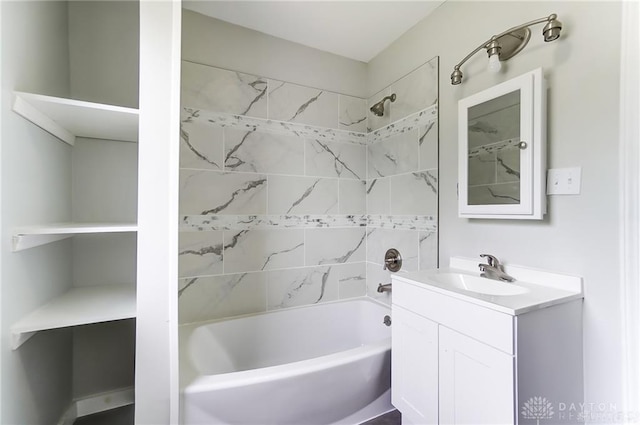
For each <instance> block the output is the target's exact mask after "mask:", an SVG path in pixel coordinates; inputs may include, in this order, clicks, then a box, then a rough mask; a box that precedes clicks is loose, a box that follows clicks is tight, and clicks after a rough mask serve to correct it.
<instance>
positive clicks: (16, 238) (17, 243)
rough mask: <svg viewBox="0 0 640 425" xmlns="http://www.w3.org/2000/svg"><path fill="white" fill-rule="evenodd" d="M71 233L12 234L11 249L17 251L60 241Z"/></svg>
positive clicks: (70, 235)
mask: <svg viewBox="0 0 640 425" xmlns="http://www.w3.org/2000/svg"><path fill="white" fill-rule="evenodd" d="M72 236H73V235H72V234H66V235H13V238H12V244H11V251H12V252H18V251H23V250H25V249H29V248H35V247H36V246H40V245H46V244H48V243H52V242H57V241H61V240H63V239H67V238H70V237H72Z"/></svg>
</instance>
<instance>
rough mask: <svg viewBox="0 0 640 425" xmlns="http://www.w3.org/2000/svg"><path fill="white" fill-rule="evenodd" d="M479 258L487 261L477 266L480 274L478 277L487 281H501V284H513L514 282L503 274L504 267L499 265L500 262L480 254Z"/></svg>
mask: <svg viewBox="0 0 640 425" xmlns="http://www.w3.org/2000/svg"><path fill="white" fill-rule="evenodd" d="M480 257H482V258H486V259H487V264H483V263H480V264H478V268H479V269H480V271H481V272H482V273H481V274H480V276H482V277H486V278H487V279H494V280H501V281H503V282H513V281H515V280H516V279H515V278H513V277H511V276H509V275H508V274H506V273H505V272H504V267H503V266H502V264H500V260H498V259H497V258H496V257H494V256H493V255H489V254H480Z"/></svg>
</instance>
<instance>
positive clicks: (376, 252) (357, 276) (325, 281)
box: [178, 61, 438, 323]
mask: <svg viewBox="0 0 640 425" xmlns="http://www.w3.org/2000/svg"><path fill="white" fill-rule="evenodd" d="M433 68H434V65H433V64H432V63H431V62H430V63H428V64H426V65H425V66H423V67H420V68H419V69H418V70H416V71H414V72H415V75H409V76H407V77H406V80H405V79H403V80H404V81H403V80H400V81H398V82H397V83H395V84H396V86H394V88H395V87H397V90H398V93H400V88H402V87H405V88H404V89H403V90H405V91H406V92H408V93H411V92H412V91H411V90H410V88H409V87H408V85H410V84H412V82H413V83H415V84H418V86H419V87H421V88H420V90H422V92H424V93H428V92H429V90H431V91H433V90H434V87H437V79H436V80H435V83H433V82H431V83H426V82H423V81H422V80H423V79H424V78H427V77H429V76H433V75H436V76H437V62H436V64H435V70H436V74H434V70H433ZM182 70H183V83H182V116H181V121H182V123H181V145H180V168H181V169H180V220H181V222H180V237H179V254H178V255H179V275H180V282H179V315H180V322H181V323H190V322H198V321H205V320H211V319H218V318H223V317H229V316H235V315H241V314H248V313H255V312H262V311H269V310H275V309H280V308H288V307H293V306H299V305H306V304H313V303H318V302H327V301H333V300H338V299H343V298H351V297H360V296H364V295H372V296H377V293H376V292H375V288H374V287H373V286H374V282H376V283H375V285H377V281H378V280H380V279H383V278H382V277H380V278H378V276H380V275H381V273H380V271H381V265H380V264H379V263H380V259H381V257H380V252H382V253H384V250H386V248H387V247H390V246H395V247H396V248H398V249H401V251H403V254H404V255H406V260H405V261H406V262H405V269H406V270H417V269H418V268H425V267H432V266H434V265H435V261H436V258H437V255H436V252H437V188H438V173H437V105H436V103H437V97H436V98H435V99H431V98H429V99H426V100H425V99H424V96H422V95H418V96H417V97H415V98H412V97H405V99H404V100H405V101H406V102H404V103H403V102H402V101H401V100H400V95H398V96H399V99H398V101H396V104H397V105H398V109H397V110H404V111H411V112H405V113H406V116H405V117H404V119H402V120H400V121H398V120H395V121H394V122H393V123H391V124H388V125H386V126H383V127H382V128H378V129H377V130H376V131H374V132H369V133H367V129H368V128H369V127H368V126H369V125H370V120H369V119H368V118H367V115H371V114H369V113H368V106H367V105H368V101H367V99H360V98H356V97H351V96H345V95H342V94H337V93H331V92H327V91H322V90H318V89H313V88H309V87H303V86H299V85H295V84H291V83H288V82H282V81H277V80H273V79H268V78H262V77H259V76H252V75H247V74H242V73H239V72H234V71H228V70H223V69H219V68H215V67H211V66H204V65H200V64H195V63H191V62H186V61H185V62H183V66H182ZM416 81H419V82H417V83H416ZM403 84H404V85H403ZM423 87H424V89H423ZM418 98H419V99H420V101H421V102H423V103H424V102H426V103H428V105H425V106H423V107H420V106H419V102H418V101H417V99H418ZM402 108H404V109H402ZM412 108H414V109H415V111H414V110H413V109H412ZM397 113H398V112H396V114H397ZM367 159H369V162H367ZM391 187H397V188H398V192H394V193H393V195H392V193H391V191H390V188H391ZM389 244H391V245H389ZM378 266H380V267H378ZM378 269H380V270H378ZM368 274H371V276H370V277H368V276H367V275H368ZM385 278H387V280H388V277H387V276H385Z"/></svg>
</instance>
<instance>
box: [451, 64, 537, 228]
mask: <svg viewBox="0 0 640 425" xmlns="http://www.w3.org/2000/svg"><path fill="white" fill-rule="evenodd" d="M545 169H546V87H545V81H544V78H543V74H542V68H538V69H536V70H534V71H531V72H528V73H526V74H524V75H521V76H519V77H516V78H514V79H511V80H508V81H505V82H504V83H501V84H498V85H496V86H493V87H490V88H488V89H486V90H484V91H481V92H479V93H476V94H474V95H472V96H469V97H466V98H464V99H461V100H460V101H459V102H458V184H459V186H458V188H459V189H458V191H459V193H458V212H459V216H460V217H466V218H492V219H495V218H502V219H537V220H540V219H542V218H543V215H544V214H545V212H546V197H545Z"/></svg>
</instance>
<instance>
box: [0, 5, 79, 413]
mask: <svg viewBox="0 0 640 425" xmlns="http://www.w3.org/2000/svg"><path fill="white" fill-rule="evenodd" d="M0 7H1V8H2V35H1V37H0V39H1V40H2V41H1V42H2V61H1V63H2V103H1V111H0V113H1V115H2V143H1V149H2V152H1V155H0V158H1V160H0V161H1V165H0V169H1V170H2V174H1V175H0V178H1V182H2V205H3V209H2V238H1V244H2V245H1V246H2V281H1V282H2V283H1V286H0V292H1V293H0V300H1V302H2V308H1V312H2V320H1V322H2V335H1V338H0V347H1V348H0V350H1V352H2V400H1V405H2V416H1V417H0V422H1V423H3V424H43V425H44V424H52V423H55V422H56V421H57V420H58V418H59V417H60V416H61V415H62V413H63V410H64V409H66V408H67V406H68V404H69V402H70V398H71V341H70V333H69V332H68V331H59V332H56V331H50V332H41V333H39V334H38V335H36V336H35V337H33V338H32V339H31V340H29V341H28V342H27V343H25V344H24V345H23V346H22V347H20V348H19V349H18V350H16V351H12V350H11V349H10V347H9V327H10V325H11V324H12V323H14V322H15V321H17V320H18V319H19V318H21V317H22V316H24V315H26V314H27V313H29V312H30V311H31V310H33V309H34V308H36V307H37V306H39V305H40V304H42V303H43V302H44V301H46V300H47V299H49V298H51V297H53V296H55V295H58V294H60V293H62V292H64V291H65V290H66V289H67V288H68V287H69V286H70V284H71V266H70V262H69V261H70V260H69V259H70V255H69V254H70V252H71V244H70V242H68V241H65V242H58V243H54V244H49V245H45V246H42V247H38V248H34V249H30V250H27V251H22V252H18V253H12V252H11V246H10V243H11V230H12V229H13V228H14V227H15V226H19V225H28V224H37V223H46V222H56V221H65V220H69V219H70V218H71V211H70V205H71V202H70V181H71V150H70V147H69V146H68V145H67V144H65V143H63V142H61V141H59V140H58V139H56V138H54V137H53V136H51V135H49V134H48V133H45V132H44V131H43V130H41V129H39V128H37V127H36V126H34V125H33V124H31V123H29V122H27V121H26V120H24V119H23V118H21V117H19V116H18V115H16V114H15V113H14V112H12V111H11V103H12V92H13V90H22V91H31V92H34V93H43V94H50V95H56V96H67V95H68V94H69V79H68V75H69V67H68V60H69V52H68V45H67V7H66V3H64V2H54V1H44V2H39V1H33V2H2V3H1V4H0Z"/></svg>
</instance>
